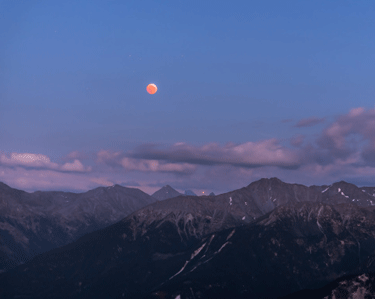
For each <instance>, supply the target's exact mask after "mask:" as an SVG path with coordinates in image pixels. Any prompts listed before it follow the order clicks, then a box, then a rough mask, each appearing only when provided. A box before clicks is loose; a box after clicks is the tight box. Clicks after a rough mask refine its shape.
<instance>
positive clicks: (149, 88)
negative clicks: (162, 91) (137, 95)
mask: <svg viewBox="0 0 375 299" xmlns="http://www.w3.org/2000/svg"><path fill="white" fill-rule="evenodd" d="M157 90H158V88H157V87H156V85H155V84H154V83H151V84H149V85H147V92H148V93H149V94H154V93H155V92H156V91H157Z"/></svg>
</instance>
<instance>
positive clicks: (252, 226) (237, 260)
mask: <svg viewBox="0 0 375 299" xmlns="http://www.w3.org/2000/svg"><path fill="white" fill-rule="evenodd" d="M339 206H340V207H341V208H339V209H336V207H335V206H332V205H329V204H325V203H321V202H315V203H314V202H304V203H303V202H301V203H291V204H287V205H285V206H280V207H277V208H276V209H275V210H274V211H272V212H269V213H267V214H265V215H263V216H262V217H260V218H258V219H257V220H256V221H254V222H253V223H247V224H243V225H241V226H236V227H232V228H228V229H223V230H220V231H216V232H213V233H209V234H206V235H205V236H203V237H201V238H198V237H196V234H194V233H193V234H190V233H189V231H188V230H187V234H186V235H185V236H184V237H183V238H181V232H178V229H177V227H176V226H175V225H174V224H173V223H171V222H169V221H164V222H156V223H151V225H150V226H149V227H148V229H146V230H144V231H142V230H134V226H133V225H134V222H133V219H132V216H128V217H127V218H125V219H124V220H122V221H120V222H118V223H116V224H114V225H112V226H109V227H107V228H105V229H103V230H99V231H96V232H93V233H90V234H88V235H86V236H84V237H82V238H80V239H79V240H78V241H76V242H74V243H72V244H69V245H67V246H65V247H62V248H59V249H55V250H52V251H50V252H47V253H45V254H42V255H39V256H38V257H36V258H34V259H33V260H32V261H31V262H29V263H27V264H25V265H22V266H19V267H17V268H16V269H13V270H11V271H9V272H8V273H4V274H3V275H0V290H2V293H0V296H1V298H16V297H17V298H23V297H25V296H29V297H28V298H51V297H56V296H60V297H61V298H123V297H126V298H165V299H169V298H171V299H172V298H173V299H175V298H181V299H182V298H278V297H281V296H284V295H288V294H291V293H293V292H297V291H300V290H303V289H306V288H319V287H322V286H324V285H325V284H327V283H329V282H331V281H332V280H334V279H337V278H339V277H342V276H344V275H357V274H360V273H363V272H369V271H375V263H374V261H375V256H374V252H375V235H374V234H375V233H374V232H375V210H374V208H372V207H370V208H365V207H359V206H357V205H355V204H350V203H349V204H340V205H339ZM345 206H348V207H345ZM348 209H350V210H352V211H353V212H352V214H351V216H350V217H348V215H347V214H346V212H345V211H346V210H348ZM181 230H182V227H181ZM46 285H48V286H49V288H48V289H46V287H45V286H46Z"/></svg>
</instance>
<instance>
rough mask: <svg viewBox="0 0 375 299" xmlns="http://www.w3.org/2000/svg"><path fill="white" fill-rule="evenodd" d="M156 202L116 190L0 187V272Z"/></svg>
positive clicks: (137, 193)
mask: <svg viewBox="0 0 375 299" xmlns="http://www.w3.org/2000/svg"><path fill="white" fill-rule="evenodd" d="M153 202H155V199H154V198H153V197H151V196H149V195H148V194H146V193H144V192H142V191H141V190H139V189H131V188H125V187H122V186H119V185H115V186H112V187H99V188H96V189H93V190H90V191H88V192H85V193H70V192H55V191H51V192H42V191H37V192H34V193H28V192H24V191H21V190H17V189H13V188H10V187H9V186H7V185H5V184H3V183H0V232H1V234H0V271H4V270H7V269H10V268H12V267H14V266H16V265H18V264H20V263H23V262H25V261H27V260H29V259H30V258H31V257H33V256H35V255H36V254H39V253H42V252H45V251H48V250H50V249H52V248H56V247H59V246H63V245H66V244H67V243H69V242H72V241H74V240H76V239H77V238H79V237H80V236H82V235H84V234H86V233H88V232H92V231H94V230H97V229H100V228H103V227H106V226H108V225H110V224H113V223H115V222H117V221H119V220H121V219H123V218H124V217H126V216H127V215H129V214H130V213H132V212H134V211H136V210H138V209H140V208H142V207H144V206H146V205H148V204H150V203H153Z"/></svg>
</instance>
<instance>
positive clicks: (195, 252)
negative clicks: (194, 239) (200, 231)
mask: <svg viewBox="0 0 375 299" xmlns="http://www.w3.org/2000/svg"><path fill="white" fill-rule="evenodd" d="M206 244H207V243H204V244H203V245H202V246H201V247H199V248H198V249H197V250H195V251H194V252H193V253H192V254H191V257H190V260H192V259H193V258H195V257H196V256H197V255H198V254H199V252H201V250H202V249H203V247H204V246H205V245H206Z"/></svg>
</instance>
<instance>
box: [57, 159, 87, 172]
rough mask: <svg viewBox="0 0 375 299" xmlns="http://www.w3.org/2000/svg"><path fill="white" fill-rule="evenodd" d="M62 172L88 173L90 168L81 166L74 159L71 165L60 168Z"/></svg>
mask: <svg viewBox="0 0 375 299" xmlns="http://www.w3.org/2000/svg"><path fill="white" fill-rule="evenodd" d="M60 169H61V170H62V171H77V172H85V171H90V170H91V169H92V168H91V167H85V166H83V164H82V163H81V162H80V161H79V160H77V159H75V160H74V162H73V163H65V164H64V165H62V166H61V167H60Z"/></svg>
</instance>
